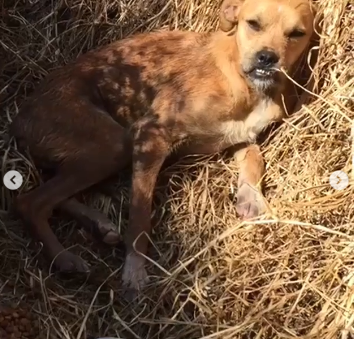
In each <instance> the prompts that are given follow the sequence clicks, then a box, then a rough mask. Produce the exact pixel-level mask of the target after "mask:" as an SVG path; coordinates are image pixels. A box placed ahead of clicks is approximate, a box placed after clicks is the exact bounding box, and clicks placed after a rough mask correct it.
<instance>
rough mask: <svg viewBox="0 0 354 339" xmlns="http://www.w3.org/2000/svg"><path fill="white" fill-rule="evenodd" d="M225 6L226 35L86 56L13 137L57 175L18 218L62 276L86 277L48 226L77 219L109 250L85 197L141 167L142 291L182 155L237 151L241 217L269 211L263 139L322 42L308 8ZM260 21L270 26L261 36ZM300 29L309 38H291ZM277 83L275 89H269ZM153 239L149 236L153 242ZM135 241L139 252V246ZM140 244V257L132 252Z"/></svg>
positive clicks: (133, 267) (112, 236)
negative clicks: (161, 188) (265, 69)
mask: <svg viewBox="0 0 354 339" xmlns="http://www.w3.org/2000/svg"><path fill="white" fill-rule="evenodd" d="M256 7H257V8H255V6H254V2H252V1H250V0H245V1H241V0H225V1H224V3H223V5H222V7H221V14H220V30H219V31H217V32H213V33H195V32H181V31H172V32H155V33H147V34H140V35H135V36H133V37H131V38H127V39H125V40H122V41H118V42H115V43H112V44H110V45H108V46H104V47H101V48H100V49H97V50H95V51H91V52H88V53H86V54H85V55H82V56H80V57H79V58H78V59H77V60H76V61H75V62H72V63H71V64H69V65H66V66H65V67H63V68H60V69H57V70H55V71H53V72H52V73H50V74H49V75H48V77H47V78H46V79H44V80H43V82H42V83H41V84H40V86H38V88H37V89H36V91H35V92H34V93H33V94H32V96H31V97H30V98H28V100H27V101H26V103H25V104H24V105H23V107H22V108H21V111H20V113H19V114H18V115H17V117H16V119H15V120H14V122H13V124H12V126H11V132H12V134H13V135H14V136H15V137H16V139H17V142H18V144H19V146H20V147H28V149H29V151H30V153H31V156H32V157H33V159H34V161H35V164H36V166H38V167H39V168H43V169H49V170H50V171H52V172H53V173H54V175H53V176H52V177H51V178H50V179H49V180H48V181H46V182H45V183H44V184H43V185H41V186H40V187H38V188H36V189H34V190H33V191H31V192H28V193H26V194H24V195H21V196H19V197H18V198H17V208H18V211H19V213H20V214H21V216H22V218H23V220H24V222H26V223H27V224H28V226H29V229H30V230H31V231H32V233H33V235H34V236H35V237H36V238H37V239H38V240H39V241H41V242H42V243H43V245H44V249H45V250H46V253H47V255H48V258H49V259H51V260H54V263H55V265H56V266H57V267H58V268H59V270H62V271H87V270H88V266H87V264H86V263H85V262H84V261H83V260H82V259H81V258H79V257H76V256H74V255H73V254H71V253H70V252H68V251H66V250H64V248H63V246H62V245H61V244H60V242H59V241H58V239H57V238H56V237H55V235H54V233H53V232H52V230H51V229H50V226H49V224H48V218H49V217H50V215H51V213H52V211H53V209H54V208H60V209H61V210H63V211H66V212H68V213H69V214H71V215H72V216H74V217H75V218H77V219H78V220H79V221H81V222H82V223H83V225H84V226H85V227H86V228H87V229H88V230H89V231H90V232H93V233H95V234H96V235H98V236H99V237H100V238H101V239H102V240H103V241H105V242H107V243H115V242H116V241H117V239H118V238H119V237H118V235H117V234H116V233H115V231H114V225H113V224H112V223H110V221H109V220H107V218H105V217H104V216H103V215H101V214H100V213H99V212H98V211H93V210H91V209H90V208H88V207H86V206H85V205H83V204H81V203H79V202H78V201H77V200H76V199H75V198H74V196H75V195H76V194H77V193H79V192H81V191H83V190H85V189H86V188H89V187H91V186H93V185H95V184H97V183H99V182H102V181H103V180H105V179H106V178H109V177H111V176H114V175H115V174H116V173H117V172H118V171H120V170H121V169H123V168H124V167H126V166H127V165H129V164H132V171H133V172H132V187H131V202H130V210H129V213H130V217H129V226H128V229H127V231H126V237H125V242H126V247H127V256H126V260H125V266H124V271H123V282H124V285H125V286H126V287H127V288H131V289H133V290H134V291H137V290H140V289H141V288H142V287H143V286H144V285H145V284H146V282H147V281H148V279H147V274H146V271H145V268H144V265H145V259H144V258H143V257H142V256H140V255H139V254H138V253H137V252H140V253H142V254H146V252H147V246H148V240H147V236H146V235H148V234H149V233H150V231H151V223H150V214H151V200H152V195H153V190H154V186H155V181H156V177H157V175H158V173H159V170H160V168H161V166H162V164H163V163H164V162H165V160H166V158H168V157H169V156H170V155H171V154H173V153H174V154H177V155H178V156H183V155H187V154H197V153H199V154H208V153H214V152H219V151H223V150H225V149H227V148H230V147H231V146H232V147H235V146H236V148H235V160H236V161H237V162H238V164H239V168H240V176H239V182H238V188H239V190H238V207H237V211H238V213H239V214H240V216H241V217H244V218H251V217H254V216H257V215H259V214H261V213H263V212H264V210H265V205H264V202H263V197H262V194H261V192H260V190H259V188H258V184H259V183H260V181H261V177H262V176H263V174H264V162H263V158H262V156H261V154H260V149H259V146H257V144H256V143H255V142H256V139H257V136H258V135H259V134H260V133H261V132H262V131H263V130H264V129H265V128H266V127H267V126H269V124H270V123H272V122H275V121H279V120H281V119H282V117H283V115H284V109H283V101H282V94H284V93H286V90H287V82H286V78H285V77H284V76H283V75H282V74H281V72H279V68H280V67H283V68H285V69H286V70H288V71H289V72H291V70H292V66H293V65H294V64H295V62H296V60H297V59H298V57H299V56H300V55H301V53H303V52H304V50H305V48H306V46H307V44H308V42H309V39H310V38H311V35H312V21H313V14H312V12H311V7H310V5H309V4H308V3H307V1H306V0H260V1H259V2H257V6H256ZM249 20H256V21H259V22H258V24H260V25H261V28H260V30H258V29H255V27H253V28H252V27H251V26H252V23H250V22H249ZM296 30H298V31H299V30H301V31H302V32H303V33H304V34H305V35H304V36H301V37H296V38H291V37H287V36H286V34H290V33H291V32H294V31H295V32H296ZM264 50H266V51H268V50H271V51H272V52H274V53H275V54H276V55H277V56H278V59H279V61H278V62H277V63H276V67H277V69H278V71H277V74H276V75H274V79H276V80H274V79H273V78H272V79H273V80H272V79H270V78H269V79H268V78H265V80H262V79H261V80H259V79H258V78H257V79H253V78H252V77H250V75H249V74H251V73H249V72H250V71H252V69H254V70H257V68H255V66H254V65H255V55H256V54H257V53H258V52H259V51H264ZM267 79H268V80H267ZM144 233H145V234H146V235H144ZM135 242H136V243H135ZM134 243H135V248H133V247H134V246H133V245H134Z"/></svg>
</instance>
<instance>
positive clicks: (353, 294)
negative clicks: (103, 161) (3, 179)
mask: <svg viewBox="0 0 354 339" xmlns="http://www.w3.org/2000/svg"><path fill="white" fill-rule="evenodd" d="M353 6H354V5H353V3H350V1H345V0H341V1H336V0H322V1H321V2H320V3H319V12H320V14H321V15H322V17H323V18H322V20H321V21H320V26H321V27H322V32H321V39H320V45H319V50H318V53H319V58H318V62H317V64H316V66H315V68H314V70H313V75H314V78H313V80H314V87H313V88H312V90H313V92H314V93H315V96H312V100H311V101H308V102H305V105H304V106H303V108H302V110H300V111H299V112H298V113H297V114H296V115H294V116H291V117H289V118H287V119H286V120H285V122H284V123H283V124H282V126H280V127H279V128H278V129H277V130H276V131H275V132H274V133H273V134H272V138H271V139H268V140H266V141H264V143H263V149H264V156H265V159H266V162H267V174H266V177H265V195H266V197H267V199H268V201H269V203H270V208H271V213H269V215H267V216H266V217H265V218H262V219H260V220H259V221H256V222H252V223H245V222H241V221H240V220H239V219H238V218H237V216H236V211H235V201H234V196H233V187H234V186H235V183H236V179H237V171H236V169H235V165H234V164H233V163H232V162H231V161H229V160H228V159H225V158H222V157H218V158H216V159H215V158H214V159H201V160H198V161H197V162H196V163H195V165H193V166H191V165H186V164H184V163H183V162H182V163H179V164H176V165H174V166H173V167H169V168H167V169H166V170H164V172H163V173H162V174H161V178H160V181H159V183H158V185H157V188H156V198H155V201H154V215H153V220H154V225H155V227H154V233H153V235H152V241H153V243H154V246H150V255H151V258H152V262H151V265H150V267H149V272H150V273H151V274H152V275H153V278H152V282H153V284H152V285H151V287H150V288H149V289H148V290H147V291H146V293H145V296H144V297H143V299H142V300H141V301H140V304H139V306H137V307H136V308H134V309H132V308H131V307H130V305H127V304H126V303H125V302H124V300H122V299H121V297H120V293H121V285H120V274H121V266H122V259H123V252H122V251H121V249H120V248H109V247H104V246H102V245H99V244H97V243H95V242H93V241H92V240H91V239H89V238H88V237H87V235H85V234H84V233H82V232H81V231H78V232H77V231H76V230H75V227H73V226H74V222H73V221H72V220H69V219H62V218H60V219H59V218H58V216H54V217H53V219H52V220H51V223H52V225H53V227H54V228H55V232H56V234H57V235H58V237H59V238H60V240H61V241H62V242H63V244H64V245H65V246H66V247H70V246H73V248H72V251H74V252H76V253H78V254H80V255H81V256H83V257H84V258H85V259H86V260H88V261H89V263H90V264H91V267H92V275H90V276H89V277H66V278H65V277H59V276H55V275H48V269H47V268H48V267H47V266H46V263H45V262H44V261H43V258H42V256H41V255H40V254H39V247H36V246H34V245H33V244H32V243H31V241H30V238H29V236H28V234H27V233H26V232H25V231H24V229H23V227H22V225H21V223H20V222H19V221H18V220H17V219H16V218H15V216H14V215H13V213H12V210H11V206H12V204H11V202H12V198H13V197H14V195H15V194H16V193H14V192H10V191H9V190H7V189H5V188H4V187H1V191H0V194H1V195H0V197H1V198H0V242H1V244H0V304H1V305H2V306H1V305H0V326H2V325H1V321H6V319H8V322H11V321H12V320H11V319H15V318H16V316H12V318H11V317H8V318H5V315H6V314H8V313H1V312H2V311H1V310H2V308H1V307H5V305H6V307H8V306H9V305H10V306H11V305H12V306H14V305H18V304H19V303H20V302H21V303H24V305H25V306H24V307H25V309H27V310H28V309H29V310H30V312H31V317H32V318H31V319H36V320H33V324H34V325H33V329H37V328H38V329H39V330H36V331H37V333H38V335H37V336H36V334H33V333H34V332H36V331H33V329H32V331H31V333H29V332H28V333H25V334H22V336H21V335H20V337H21V338H65V339H83V338H85V339H86V338H88V337H89V336H90V335H92V336H93V337H98V336H108V335H111V336H116V337H122V338H143V339H153V338H154V339H155V338H164V339H175V338H188V339H196V338H204V339H206V338H225V339H226V338H233V339H238V338H240V339H241V338H242V339H243V338H245V339H246V338H257V339H260V338H266V339H268V338H269V339H270V338H307V339H310V338H321V339H332V338H343V339H345V338H353V337H354V334H353V333H354V332H353V331H354V199H353V193H354V185H353V169H352V159H351V152H352V140H353V139H352V138H353V137H352V136H351V126H352V120H353V118H354V113H353V108H354V104H353V95H354V64H353V59H354V45H353V44H354V36H353V35H354V7H353ZM218 7H219V3H218V1H213V0H180V1H172V0H170V1H156V0H144V1H143V0H120V1H117V0H97V1H93V0H66V1H64V0H58V1H46V0H40V1H38V0H28V1H20V0H18V1H15V0H3V2H2V5H1V6H0V60H1V63H0V74H1V77H0V100H1V116H0V156H1V170H2V173H4V172H5V171H7V170H10V169H17V170H19V171H20V172H21V173H22V174H23V175H24V186H23V187H22V189H23V190H25V189H30V188H32V187H34V186H35V185H37V184H38V183H39V177H38V174H37V172H36V171H35V169H34V167H33V165H32V163H31V160H30V159H29V157H28V156H27V155H26V154H20V153H19V152H18V151H17V150H16V147H15V143H14V141H13V140H9V138H8V135H7V124H8V123H9V122H10V121H11V119H12V117H13V116H14V115H15V114H16V112H17V111H18V108H19V106H20V105H21V102H22V100H23V98H24V97H25V96H26V95H27V94H28V93H30V92H31V90H32V89H33V88H34V87H35V85H36V83H37V82H38V80H40V79H41V78H42V77H43V76H45V74H46V73H47V72H48V71H49V70H50V69H51V68H53V67H57V66H59V65H61V64H64V63H66V62H67V61H68V60H71V59H73V58H75V57H76V56H77V55H78V54H80V53H82V52H85V51H87V50H89V49H91V48H94V47H95V46H99V45H102V44H106V43H108V42H110V41H112V40H114V39H119V38H122V37H124V36H127V35H129V34H133V33H135V32H139V31H149V30H153V29H156V28H162V29H175V28H183V29H188V30H198V31H201V30H212V29H215V28H216V27H217V25H218V18H217V12H218ZM319 18H320V16H319ZM305 93H306V92H305ZM353 132H354V131H353ZM335 170H343V171H345V172H346V173H347V174H348V175H349V179H350V183H349V186H348V187H347V188H346V189H344V190H341V191H336V190H334V189H333V188H332V187H331V186H330V185H329V175H330V173H332V172H333V171H335ZM166 184H167V185H166ZM128 192H129V173H123V175H122V177H121V179H119V181H118V182H117V183H116V196H115V198H114V199H111V198H109V197H106V196H100V195H92V196H88V197H87V203H89V204H91V205H92V206H95V207H97V208H99V209H101V210H102V211H103V212H105V213H106V214H107V215H109V217H110V218H112V220H114V222H115V223H116V224H117V227H118V228H119V230H120V231H121V232H123V231H124V229H125V226H126V222H127V205H128ZM78 244H79V245H78ZM18 307H19V308H21V307H22V306H18ZM6 312H9V311H6ZM14 312H15V311H14ZM22 313H23V312H22ZM22 313H21V312H20V311H18V314H22ZM1 314H3V315H1ZM15 325H16V323H14V322H13V323H12V327H14V326H15ZM4 329H5V330H6V326H5V325H4V326H3V328H2V330H4ZM12 329H13V328H12ZM19 331H20V330H18V331H17V332H16V333H18V332H19ZM10 332H11V328H10V330H9V331H8V332H7V334H4V333H5V332H3V334H2V335H3V336H6V335H7V336H8V337H9V338H10V337H11V336H10V335H11V333H10ZM12 337H14V335H13V336H12Z"/></svg>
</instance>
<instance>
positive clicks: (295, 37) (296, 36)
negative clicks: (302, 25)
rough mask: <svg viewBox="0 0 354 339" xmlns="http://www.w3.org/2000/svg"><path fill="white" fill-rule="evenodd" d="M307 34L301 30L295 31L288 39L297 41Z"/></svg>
mask: <svg viewBox="0 0 354 339" xmlns="http://www.w3.org/2000/svg"><path fill="white" fill-rule="evenodd" d="M305 34H306V33H305V32H304V31H302V30H300V29H294V30H293V31H291V32H290V33H289V34H288V37H289V38H290V39H297V38H301V37H303V36H304V35H305Z"/></svg>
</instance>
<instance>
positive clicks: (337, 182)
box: [329, 171, 349, 190]
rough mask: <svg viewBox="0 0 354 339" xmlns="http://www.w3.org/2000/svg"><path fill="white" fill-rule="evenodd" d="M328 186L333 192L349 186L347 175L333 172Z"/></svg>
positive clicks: (341, 172)
mask: <svg viewBox="0 0 354 339" xmlns="http://www.w3.org/2000/svg"><path fill="white" fill-rule="evenodd" d="M329 184H330V185H331V186H332V187H333V188H334V189H335V190H344V189H345V188H346V187H347V186H348V185H349V178H348V175H347V174H346V173H345V172H343V171H335V172H333V173H332V174H331V175H330V177H329Z"/></svg>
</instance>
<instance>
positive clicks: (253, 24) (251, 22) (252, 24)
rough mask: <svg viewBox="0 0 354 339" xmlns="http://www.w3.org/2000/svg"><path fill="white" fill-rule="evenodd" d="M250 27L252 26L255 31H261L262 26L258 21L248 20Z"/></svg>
mask: <svg viewBox="0 0 354 339" xmlns="http://www.w3.org/2000/svg"><path fill="white" fill-rule="evenodd" d="M247 24H248V26H250V27H251V28H252V29H253V30H254V31H257V32H258V31H260V30H261V25H260V24H259V22H257V21H256V20H247Z"/></svg>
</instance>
